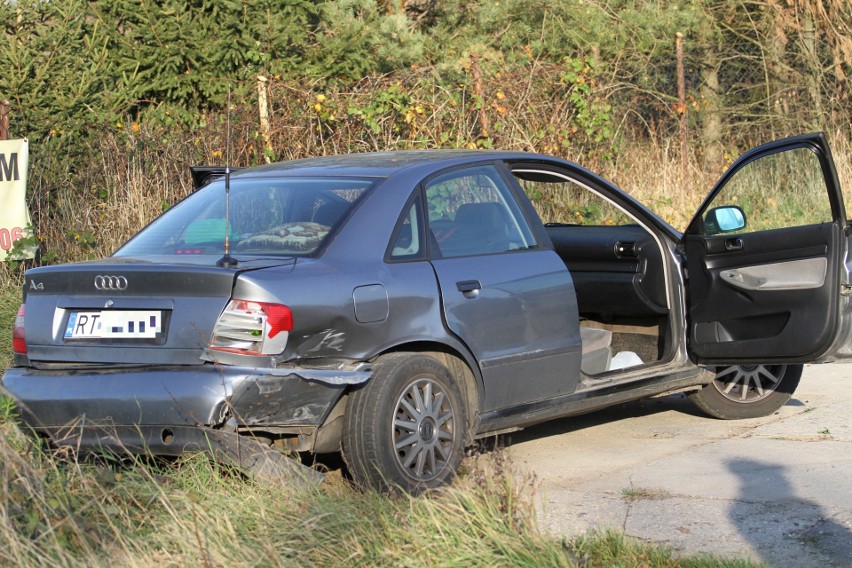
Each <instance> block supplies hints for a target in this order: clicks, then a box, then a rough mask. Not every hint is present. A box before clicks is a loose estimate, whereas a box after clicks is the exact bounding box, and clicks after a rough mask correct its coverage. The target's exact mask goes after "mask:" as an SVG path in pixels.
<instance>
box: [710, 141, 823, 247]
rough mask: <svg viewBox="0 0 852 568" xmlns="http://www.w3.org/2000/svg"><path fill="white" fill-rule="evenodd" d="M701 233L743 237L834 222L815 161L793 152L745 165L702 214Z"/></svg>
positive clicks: (802, 151) (803, 152)
mask: <svg viewBox="0 0 852 568" xmlns="http://www.w3.org/2000/svg"><path fill="white" fill-rule="evenodd" d="M701 218H702V220H703V221H704V228H705V232H706V234H708V235H714V234H718V233H732V234H733V233H747V232H749V233H750V232H755V231H767V230H770V229H781V228H785V227H797V226H801V225H814V224H818V223H826V222H830V221H831V220H832V214H831V203H830V201H829V198H828V194H827V193H826V185H825V178H824V177H823V171H822V165H821V164H820V161H819V157H818V156H817V155H816V154H815V153H814V152H812V151H811V150H809V149H807V148H795V149H792V150H786V151H783V152H778V153H775V154H769V155H767V156H763V157H761V158H759V159H757V160H755V161H753V162H749V163H747V164H746V165H744V166H743V167H742V168H741V169H739V170H738V171H737V172H736V173H734V175H733V176H732V177H731V178H730V179H729V180H728V182H727V183H726V184H725V186H724V187H723V188H722V190H721V191H720V192H719V193H718V194H717V195H716V196H715V197H714V198H713V202H712V203H711V204H710V206H709V207H708V208H707V210H705V211H703V212H702V214H701Z"/></svg>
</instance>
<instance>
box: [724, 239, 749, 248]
mask: <svg viewBox="0 0 852 568" xmlns="http://www.w3.org/2000/svg"><path fill="white" fill-rule="evenodd" d="M744 244H745V243H743V240H742V239H741V238H740V237H734V238H732V239H728V240H727V241H725V250H728V251H734V250H743V245H744Z"/></svg>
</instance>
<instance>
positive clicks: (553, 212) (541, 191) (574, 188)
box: [513, 171, 636, 226]
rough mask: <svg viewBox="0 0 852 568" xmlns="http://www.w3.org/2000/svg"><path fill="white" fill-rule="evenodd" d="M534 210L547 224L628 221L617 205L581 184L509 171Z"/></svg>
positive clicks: (565, 179) (623, 222) (562, 178)
mask: <svg viewBox="0 0 852 568" xmlns="http://www.w3.org/2000/svg"><path fill="white" fill-rule="evenodd" d="M513 173H514V174H515V176H516V177H517V178H518V183H520V184H521V187H522V188H523V189H524V192H526V194H527V197H529V198H530V201H531V202H532V204H533V207H535V210H536V212H537V213H538V215H539V217H541V220H542V222H543V223H545V224H550V225H609V226H612V225H632V224H635V223H636V222H635V221H634V220H633V219H631V218H630V217H628V216H627V215H626V214H624V212H623V211H621V209H619V208H618V207H616V206H615V205H613V204H612V203H610V202H609V201H607V200H605V199H604V198H602V197H601V196H599V195H598V194H596V193H594V192H592V191H589V190H588V189H587V188H585V187H583V186H582V185H580V184H578V183H576V182H574V181H572V180H570V179H567V178H564V177H562V176H557V175H547V174H546V173H545V172H534V173H533V172H523V171H519V172H513Z"/></svg>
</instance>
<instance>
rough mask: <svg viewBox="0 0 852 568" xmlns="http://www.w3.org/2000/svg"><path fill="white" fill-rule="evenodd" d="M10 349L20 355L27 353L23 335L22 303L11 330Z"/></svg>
mask: <svg viewBox="0 0 852 568" xmlns="http://www.w3.org/2000/svg"><path fill="white" fill-rule="evenodd" d="M12 351H14V352H15V353H18V354H20V355H26V354H27V340H26V338H25V337H24V304H21V307H20V308H18V315H17V316H15V328H14V329H13V330H12Z"/></svg>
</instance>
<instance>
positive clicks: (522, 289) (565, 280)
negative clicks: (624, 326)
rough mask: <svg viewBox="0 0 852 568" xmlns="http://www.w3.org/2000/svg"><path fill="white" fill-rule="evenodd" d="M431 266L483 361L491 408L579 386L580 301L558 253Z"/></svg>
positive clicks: (460, 328)
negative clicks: (578, 305) (578, 308)
mask: <svg viewBox="0 0 852 568" xmlns="http://www.w3.org/2000/svg"><path fill="white" fill-rule="evenodd" d="M432 265H433V266H434V269H435V273H436V275H437V277H438V282H439V284H440V288H441V297H442V300H443V304H444V317H445V319H446V322H447V327H449V329H450V330H451V331H452V332H453V333H455V334H456V335H457V336H458V337H459V338H460V339H461V340H462V341H463V342H465V343H466V344H467V346H468V347H469V348H470V350H471V351H472V352H473V353H474V355H475V356H476V358H477V360H478V361H479V362H480V368H481V370H482V375H483V380H484V383H485V410H492V409H496V408H503V407H506V406H515V405H518V404H522V403H525V402H533V401H538V400H544V399H548V398H552V397H555V396H559V395H563V394H570V393H571V392H573V391H574V390H575V389H576V387H577V383H578V381H579V378H580V357H581V355H580V329H579V317H578V314H577V301H576V296H575V294H574V287H573V285H572V283H571V276H570V274H569V273H568V271H567V270H565V266H564V265H563V264H562V261H561V260H560V259H559V257H558V256H557V255H556V253H554V252H553V251H552V250H539V251H523V252H516V253H506V254H497V255H486V256H472V257H464V258H449V259H434V260H433V261H432ZM474 283H475V284H474Z"/></svg>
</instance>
